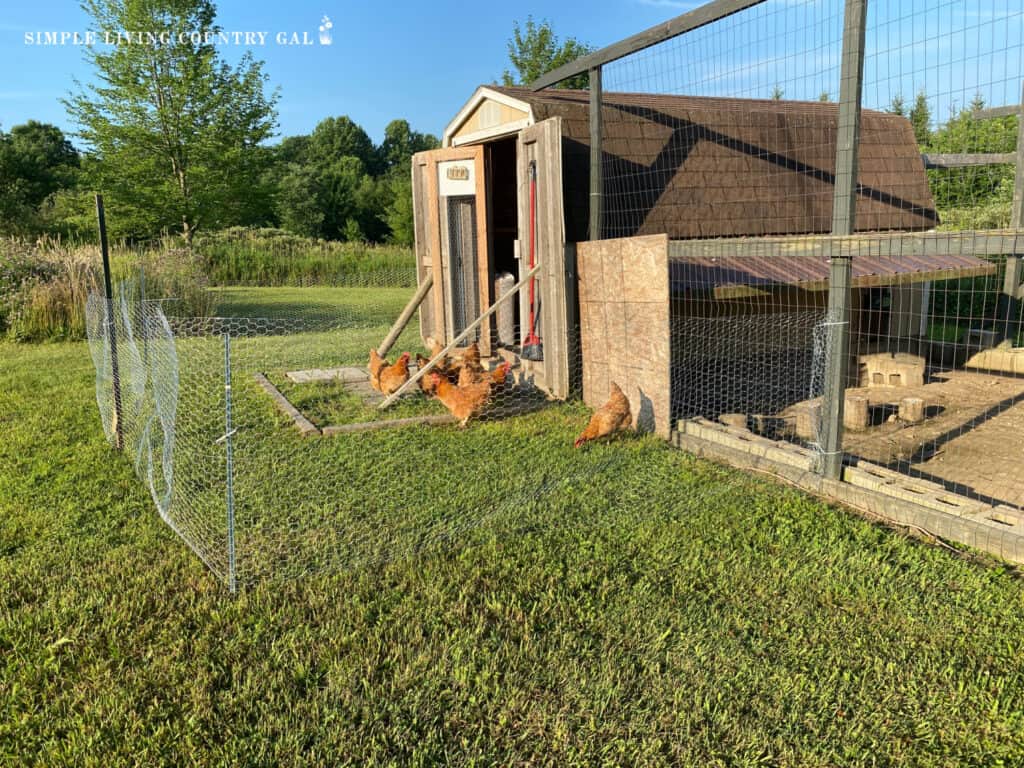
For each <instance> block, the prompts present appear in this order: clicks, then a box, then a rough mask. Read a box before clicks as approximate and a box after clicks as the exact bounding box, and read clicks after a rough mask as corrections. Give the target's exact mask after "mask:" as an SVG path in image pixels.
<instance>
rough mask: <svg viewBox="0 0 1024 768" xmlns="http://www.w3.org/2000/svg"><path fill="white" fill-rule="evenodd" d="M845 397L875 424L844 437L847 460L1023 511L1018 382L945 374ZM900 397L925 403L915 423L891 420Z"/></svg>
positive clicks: (1023, 398)
mask: <svg viewBox="0 0 1024 768" xmlns="http://www.w3.org/2000/svg"><path fill="white" fill-rule="evenodd" d="M847 394H848V395H859V396H861V397H866V398H867V399H868V402H869V403H870V408H871V415H872V422H873V423H874V424H876V426H871V427H868V428H867V429H865V430H861V431H854V430H846V431H845V437H844V440H843V449H844V450H845V451H846V452H847V453H849V454H851V455H854V456H858V457H860V458H863V459H866V460H868V461H871V462H875V463H877V464H883V465H887V466H891V467H893V468H894V469H899V470H900V471H904V472H910V473H911V474H913V475H916V476H919V477H925V478H928V479H932V480H935V481H937V482H942V483H944V484H945V485H947V486H948V487H949V488H950V490H953V491H954V492H956V493H960V494H963V495H967V496H972V497H980V498H982V499H985V500H990V501H993V502H1001V503H1009V504H1012V505H1014V506H1021V505H1024V481H1022V479H1021V472H1020V464H1021V459H1022V457H1024V450H1022V446H1024V378H1013V377H1010V376H994V375H990V374H983V373H973V372H968V371H950V372H947V373H942V374H937V375H935V376H933V377H932V380H931V381H930V382H929V383H928V384H925V385H924V386H920V387H860V388H857V389H848V390H847ZM904 397H920V398H922V399H923V400H924V401H925V405H926V407H927V408H928V414H929V415H928V417H927V418H926V419H925V420H924V421H923V422H921V423H919V424H908V423H906V422H902V421H900V420H899V418H898V416H897V410H898V407H899V401H900V400H901V399H902V398H904Z"/></svg>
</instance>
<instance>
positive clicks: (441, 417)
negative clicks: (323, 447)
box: [323, 413, 458, 437]
mask: <svg viewBox="0 0 1024 768" xmlns="http://www.w3.org/2000/svg"><path fill="white" fill-rule="evenodd" d="M456 423H458V419H456V418H455V417H454V416H452V415H451V414H450V413H444V414H437V415H431V416H410V417H408V418H405V419H387V420H382V421H362V422H359V423H358V424H332V425H330V426H327V427H324V428H323V435H324V437H332V436H334V435H351V434H353V433H356V432H370V431H373V430H377V429H398V428H401V427H414V426H417V425H430V426H438V425H442V424H456Z"/></svg>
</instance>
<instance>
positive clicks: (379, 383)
mask: <svg viewBox="0 0 1024 768" xmlns="http://www.w3.org/2000/svg"><path fill="white" fill-rule="evenodd" d="M427 343H428V346H429V348H430V353H431V357H430V358H426V357H424V356H423V355H420V354H417V355H416V364H417V366H419V368H421V369H422V368H423V367H424V366H426V365H427V364H428V363H429V362H430V360H431V359H433V358H437V359H438V360H437V363H435V365H434V367H433V368H431V370H430V371H428V373H427V375H425V376H423V377H422V378H420V380H419V386H420V389H421V390H422V391H423V393H424V394H425V395H426V396H427V397H436V398H437V399H438V400H439V401H440V402H441V404H442V405H444V407H445V408H447V409H448V412H449V413H451V414H452V416H454V417H455V418H456V419H458V421H459V426H462V427H464V426H466V423H467V422H468V421H469V420H470V419H471V418H473V417H474V416H478V415H479V414H480V413H481V412H482V411H483V410H484V409H485V408H486V407H487V405H488V404H489V403H491V402H492V400H493V398H494V396H495V395H497V394H500V393H503V392H506V391H508V390H509V388H510V385H509V382H508V374H509V369H510V368H511V363H509V362H508V361H505V362H503V363H501V364H500V365H499V366H498V367H497V368H495V369H494V370H493V371H488V370H487V369H486V368H484V366H483V364H482V363H481V362H480V348H479V346H478V345H477V343H476V342H475V341H474V342H473V343H472V344H470V345H469V346H468V347H463V348H462V349H459V350H456V352H457V353H458V354H457V355H456V356H455V357H453V358H452V359H449V358H448V357H447V356H442V355H441V352H442V351H443V350H442V347H441V345H440V344H438V343H437V342H436V341H435V340H434V339H428V340H427ZM410 359H411V355H410V354H409V353H408V352H403V353H402V354H401V355H399V357H398V360H396V361H395V362H394V363H393V364H392V363H389V362H388V361H387V360H385V359H384V358H383V357H381V356H380V355H379V354H378V353H377V350H376V349H371V350H370V363H369V366H368V369H369V372H370V386H372V387H373V388H374V389H375V390H377V391H378V392H380V393H382V394H384V395H391V394H394V393H395V392H397V391H398V390H399V389H401V387H402V386H403V385H404V384H405V383H406V382H407V381H408V380H409V361H410ZM632 423H633V416H632V413H631V412H630V408H629V400H628V399H627V398H626V396H625V394H623V392H622V390H621V389H620V388H619V386H618V385H617V384H615V383H614V382H612V384H611V395H610V397H609V398H608V401H607V402H606V403H605V404H604V405H602V406H601V407H600V408H598V409H597V410H596V411H594V413H593V415H592V416H591V417H590V422H589V423H588V424H587V426H586V429H584V430H583V432H582V433H581V434H580V436H579V437H577V438H576V441H575V442H574V443H573V445H574V447H576V448H579V447H580V446H581V445H583V444H584V443H588V442H590V441H591V440H597V439H599V438H602V437H607V436H609V435H612V434H614V433H616V432H619V431H621V430H624V429H627V428H629V427H630V425H631V424H632Z"/></svg>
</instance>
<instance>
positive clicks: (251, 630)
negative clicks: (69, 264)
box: [0, 329, 1024, 766]
mask: <svg viewBox="0 0 1024 768" xmlns="http://www.w3.org/2000/svg"><path fill="white" fill-rule="evenodd" d="M374 333H376V330H375V329H370V330H368V331H367V338H371V337H372V336H373V334H374ZM322 341H323V342H324V344H323V345H322V347H317V346H315V345H314V350H315V351H314V356H322V357H323V358H324V360H325V362H329V359H330V358H332V355H333V352H332V344H331V336H330V335H329V334H328V335H325V336H324V337H323V339H322ZM272 342H273V344H274V345H276V346H275V351H274V352H273V354H269V353H268V358H267V359H273V360H277V361H278V362H280V363H281V365H282V366H285V365H286V364H289V363H291V362H293V361H292V360H288V359H287V356H288V355H289V354H290V353H291V352H292V350H293V346H294V345H293V344H289V342H288V339H287V338H280V339H273V340H272ZM270 343H271V341H269V340H268V341H267V344H270ZM261 349H266V347H261ZM240 354H243V355H244V344H243V345H241V351H240ZM261 354H263V352H261ZM352 354H355V353H354V351H353V353H352ZM300 358H301V359H300ZM308 359H309V355H306V356H305V357H303V356H300V355H298V354H296V358H295V360H294V362H305V361H306V360H308ZM247 391H248V390H247ZM245 396H247V395H245V394H240V397H245ZM254 397H255V395H254ZM261 407H262V406H258V405H256V404H255V401H254V403H253V405H252V407H251V409H250V411H248V413H251V414H252V417H253V418H260V419H262V418H266V419H273V418H276V417H274V416H273V411H272V410H267V411H266V413H265V414H264V411H262V410H260V408H261ZM585 419H586V413H585V412H584V411H583V409H582V408H580V407H579V406H576V405H567V406H560V407H558V408H552V409H546V410H544V411H540V412H537V413H534V414H530V415H526V416H514V417H509V418H508V419H498V420H493V421H488V422H484V423H481V424H479V425H477V426H476V427H475V428H470V429H469V430H466V431H465V432H461V433H460V432H456V431H455V430H452V429H450V428H447V427H445V428H435V429H433V430H426V429H424V430H422V433H417V434H418V435H420V436H419V437H417V438H416V439H414V440H412V442H411V444H412V445H415V446H418V447H416V448H415V450H417V451H427V452H428V453H429V450H430V449H432V448H433V449H435V450H441V449H442V447H443V446H447V447H444V448H443V450H446V451H448V453H446V454H445V456H446V457H447V458H451V459H455V458H458V459H459V461H460V462H465V463H466V465H467V466H470V467H474V468H476V469H471V470H470V471H468V472H467V473H466V475H465V478H464V482H463V483H461V484H459V485H458V487H457V490H456V491H455V492H454V493H455V498H453V499H452V500H451V507H452V509H453V510H455V511H456V512H457V511H458V503H461V502H460V499H461V500H462V501H465V500H468V499H476V500H477V501H479V499H480V498H485V497H486V494H485V491H486V490H487V486H486V485H483V486H481V487H477V486H479V481H480V476H479V475H475V474H474V472H479V469H478V467H480V466H483V465H484V464H485V461H484V458H481V457H480V454H481V453H482V452H483V451H485V450H487V449H491V450H494V449H495V447H498V448H501V449H502V450H508V451H509V452H511V455H512V456H513V457H515V458H516V460H517V461H518V460H521V459H522V458H523V457H526V456H532V459H533V460H534V461H535V462H536V465H535V466H536V467H537V469H536V479H537V484H538V485H543V486H545V488H546V489H547V490H545V491H544V492H543V493H539V494H534V496H533V497H531V498H524V499H522V503H521V504H517V505H515V510H514V512H513V511H506V513H505V514H501V515H495V516H493V517H490V518H489V517H487V516H482V517H480V518H479V520H478V523H479V524H477V525H474V526H467V527H465V528H464V529H463V530H461V531H460V532H459V535H458V536H457V537H454V538H453V539H452V540H450V541H447V542H446V541H443V540H439V541H438V542H437V544H438V545H437V546H432V547H429V548H427V549H425V550H421V551H418V553H417V552H416V551H412V552H409V553H404V552H400V553H399V556H395V557H392V558H390V559H382V560H380V561H379V562H374V563H372V564H360V563H355V564H353V565H351V566H350V567H347V568H346V567H340V568H335V569H333V570H329V571H326V572H321V573H317V574H313V575H310V576H307V577H306V578H303V579H300V580H295V581H286V582H273V581H266V580H259V581H256V582H255V583H253V584H250V585H248V586H246V587H245V588H243V589H242V590H241V592H240V594H239V595H238V596H237V597H231V596H229V595H228V594H227V592H226V590H225V589H224V587H223V585H222V583H221V582H220V581H219V580H217V579H216V578H214V577H213V576H212V575H211V574H210V573H209V571H208V570H207V569H206V567H205V566H204V565H203V564H202V563H201V562H200V561H199V560H198V559H197V558H196V557H195V556H194V555H193V554H192V552H191V551H190V550H189V549H188V548H187V547H186V546H185V545H184V544H183V543H182V542H181V541H180V540H179V539H178V538H177V537H176V536H175V535H174V533H172V531H171V530H170V529H169V528H168V527H167V526H166V525H165V524H164V523H163V522H162V521H161V520H160V519H159V517H158V516H157V514H156V513H155V512H154V510H153V508H152V503H151V501H150V499H149V496H148V492H146V491H145V490H144V489H143V488H142V486H141V485H140V484H139V483H138V482H137V481H136V479H135V476H134V473H133V469H132V466H131V464H130V462H129V460H128V459H127V457H125V456H123V455H120V454H116V453H114V452H113V451H111V449H109V448H108V447H107V444H106V442H105V441H104V439H103V437H102V434H101V430H100V425H99V421H98V418H97V416H96V405H95V393H94V389H93V372H92V366H91V363H90V360H89V355H88V352H87V349H86V347H85V345H84V344H50V345H41V346H14V345H10V344H0V430H2V434H3V440H0V585H2V591H0V600H2V604H0V605H2V609H0V764H11V765H45V766H56V765H104V766H107V765H147V766H148V765H168V766H178V765H186V764H201V765H330V766H334V765H438V764H455V765H509V764H517V765H553V766H565V765H584V764H585V765H595V764H602V765H695V766H696V765H700V766H704V765H722V766H725V765H784V766H819V765H820V766H825V765H897V764H898V765H926V766H957V765H1006V766H1011V765H1020V764H1021V763H1022V762H1024V704H1022V702H1024V653H1022V651H1024V648H1022V645H1024V640H1022V638H1024V585H1022V583H1021V581H1020V580H1019V579H1018V577H1016V576H1015V575H1014V574H1012V573H1011V572H1009V571H1007V570H1006V569H1003V568H999V567H996V566H992V565H982V564H978V563H973V562H967V561H965V560H962V559H959V558H957V557H955V556H953V555H951V553H949V552H948V551H946V550H943V549H940V548H936V547H931V546H928V545H925V544H922V543H919V542H916V541H914V540H910V539H908V538H906V537H904V536H902V535H899V534H897V533H894V532H892V531H889V530H886V529H883V528H880V527H877V526H874V525H871V524H869V523H867V522H865V521H863V520H861V519H859V518H857V517H855V516H853V515H851V514H849V513H846V512H843V511H839V510H836V509H833V508H830V507H828V506H825V505H823V504H820V503H818V502H816V501H813V500H811V499H809V498H807V497H805V496H803V495H801V494H799V493H797V492H794V491H791V490H789V489H786V488H782V487H779V486H776V485H773V484H771V483H768V482H767V481H763V480H761V479H757V478H751V477H747V476H744V475H740V474H738V473H735V472H732V471H729V470H726V469H723V468H720V467H717V466H714V465H711V464H708V463H705V462H701V461H697V460H695V459H692V458H690V457H688V456H686V455H685V454H683V453H681V452H678V451H675V450H672V449H669V448H668V447H667V446H666V445H664V444H663V443H661V442H660V441H658V440H657V439H654V438H643V439H638V438H626V439H623V440H620V441H618V442H617V443H614V444H610V445H605V446H598V447H597V448H596V449H595V450H593V451H587V452H584V453H575V452H573V451H572V450H571V448H568V447H567V446H566V444H565V441H566V439H567V438H571V436H572V434H573V433H574V431H576V430H577V429H578V428H579V427H580V426H581V424H582V423H583V422H584V421H585ZM369 439H370V436H365V440H364V441H363V442H357V443H353V444H352V445H353V446H354V447H358V446H359V445H365V446H368V445H371V443H370V442H368V440H369ZM375 439H377V440H381V439H383V440H393V441H398V440H399V439H400V438H399V437H398V436H396V435H394V434H390V435H389V436H385V437H383V438H382V437H381V436H377V438H375ZM401 439H402V440H406V439H407V438H401ZM296 440H297V438H296ZM517 444H519V445H518V447H517ZM279 445H281V446H282V447H281V448H280V451H281V455H282V456H288V457H293V456H295V455H296V454H295V453H294V452H295V451H297V450H301V451H309V453H308V454H305V453H304V454H301V455H302V456H304V457H305V458H304V460H305V461H307V462H308V463H307V464H305V465H303V466H305V467H306V469H307V471H308V473H309V474H308V476H307V477H306V478H305V480H306V481H307V482H311V483H312V488H313V490H312V491H311V492H312V493H318V492H321V491H322V490H323V489H324V488H328V489H331V490H338V489H339V488H340V487H341V483H338V482H335V483H332V484H330V485H329V486H323V487H321V486H320V485H319V484H318V483H319V482H320V480H318V476H319V475H323V474H324V469H325V467H329V466H330V462H331V461H337V460H339V459H338V455H337V454H334V453H332V451H335V450H337V449H335V448H321V449H317V450H313V449H308V448H298V447H297V446H298V443H297V442H291V438H289V439H288V440H285V441H282V442H281V443H279ZM322 445H325V446H326V445H327V443H322ZM338 445H341V444H340V443H339V444H338ZM396 445H397V443H396ZM240 450H241V451H242V452H243V454H244V451H245V443H244V441H243V442H242V443H241V444H240ZM243 458H244V456H243ZM403 467H404V468H403ZM568 468H572V471H571V472H567V471H566V470H567V469H568ZM336 469H337V468H336ZM341 469H344V467H342V468H341ZM386 469H387V471H391V470H392V469H395V470H400V471H402V472H405V473H407V475H405V478H406V480H407V481H413V480H416V481H418V482H419V483H420V485H418V486H413V489H412V490H411V491H409V495H408V496H407V497H405V498H406V500H407V501H409V500H412V501H415V500H417V499H419V500H422V502H423V503H424V504H428V503H435V502H433V501H431V499H432V497H434V496H435V495H436V494H437V493H439V492H440V491H439V489H440V488H442V487H443V486H444V485H445V483H446V482H448V483H450V481H451V479H452V477H453V474H454V475H458V470H457V469H456V470H452V469H450V468H442V469H440V470H439V469H437V468H436V467H427V468H420V469H419V470H418V471H414V470H413V469H411V468H409V466H408V465H401V464H398V463H396V464H394V465H393V466H391V465H389V466H388V467H387V468H386ZM381 471H384V470H383V469H382V470H381ZM264 479H265V482H267V483H268V484H269V483H271V482H273V481H278V480H280V476H279V475H278V474H275V473H273V472H271V473H269V475H268V476H266V477H265V478H264ZM251 482H252V483H253V484H254V485H253V487H256V486H255V484H256V482H257V480H256V478H252V479H251ZM351 485H353V486H354V487H356V491H351V492H352V493H354V494H355V495H356V496H357V495H358V493H357V491H358V486H357V485H356V480H352V482H351ZM463 486H465V487H463ZM494 487H495V488H497V489H499V490H500V489H501V488H502V487H503V486H502V484H501V483H497V484H496V485H495V486H494ZM474 488H475V490H474ZM519 490H523V489H519ZM349 492H350V491H346V493H349ZM462 497H465V498H462ZM506 502H507V500H506V499H502V498H500V497H499V498H497V499H495V505H496V508H497V507H502V508H504V507H507V506H508V505H507V503H506ZM404 503H406V502H403V504H404ZM376 509H377V510H378V511H379V512H380V513H382V514H383V513H384V512H387V511H388V505H386V504H384V505H379V506H378V507H376ZM401 511H404V512H405V513H406V514H408V513H409V507H408V506H405V507H402V509H401ZM413 512H415V514H420V513H419V511H417V510H413ZM424 514H426V513H424ZM412 517H413V518H414V519H415V515H412ZM406 522H407V521H406V520H405V518H404V517H400V518H398V519H394V520H392V521H391V523H392V524H393V525H395V526H396V528H400V527H401V526H402V525H403V524H406Z"/></svg>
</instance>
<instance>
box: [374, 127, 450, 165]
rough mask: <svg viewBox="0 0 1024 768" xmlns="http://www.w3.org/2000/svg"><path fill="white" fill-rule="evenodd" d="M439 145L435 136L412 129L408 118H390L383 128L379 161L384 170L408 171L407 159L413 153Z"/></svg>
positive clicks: (409, 158)
mask: <svg viewBox="0 0 1024 768" xmlns="http://www.w3.org/2000/svg"><path fill="white" fill-rule="evenodd" d="M439 146H441V142H440V141H439V140H438V138H437V137H436V136H434V135H432V134H429V133H420V132H418V131H414V130H412V128H410V127H409V121H408V120H392V121H391V122H390V123H388V124H387V127H386V128H385V129H384V141H382V142H381V145H380V152H379V154H380V162H381V165H382V167H383V168H384V170H385V171H386V172H391V171H396V170H397V171H399V172H401V173H408V171H409V161H410V160H411V159H412V156H413V155H414V154H416V153H417V152H423V151H425V150H428V149H436V148H437V147H439Z"/></svg>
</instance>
